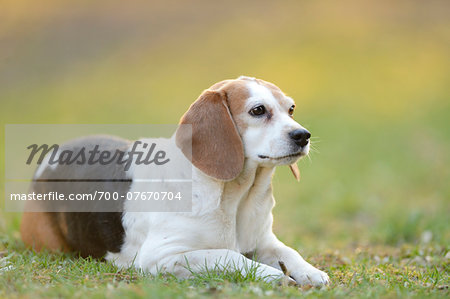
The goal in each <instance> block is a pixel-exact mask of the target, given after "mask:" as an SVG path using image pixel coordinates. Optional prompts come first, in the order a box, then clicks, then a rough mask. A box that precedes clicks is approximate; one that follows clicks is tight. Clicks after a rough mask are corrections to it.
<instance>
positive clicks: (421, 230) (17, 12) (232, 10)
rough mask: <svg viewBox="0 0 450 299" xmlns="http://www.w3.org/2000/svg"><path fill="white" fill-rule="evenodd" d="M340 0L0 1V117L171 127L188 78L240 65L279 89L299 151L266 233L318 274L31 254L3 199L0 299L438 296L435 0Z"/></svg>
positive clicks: (449, 139)
mask: <svg viewBox="0 0 450 299" xmlns="http://www.w3.org/2000/svg"><path fill="white" fill-rule="evenodd" d="M344 2H345V3H343V2H341V1H339V2H331V1H330V2H327V3H323V2H322V1H287V2H285V3H283V4H282V5H281V4H278V3H277V4H270V3H262V2H258V4H257V5H255V4H254V3H252V1H246V2H242V3H240V4H239V5H229V4H228V3H225V2H224V4H221V5H222V6H220V7H217V6H216V5H211V4H209V3H211V2H209V1H203V0H201V1H199V4H198V5H192V4H191V3H187V2H186V3H184V4H183V2H179V4H177V5H176V6H175V5H173V6H166V5H159V4H156V3H153V2H152V3H150V2H149V3H150V4H149V6H146V4H143V3H142V4H136V6H133V7H131V6H128V4H110V5H111V6H110V7H109V6H108V9H105V7H106V6H105V5H104V4H102V5H100V4H95V3H92V4H89V3H87V2H86V3H84V4H83V5H79V4H76V5H75V6H74V3H71V2H70V1H69V2H60V1H54V0H47V1H45V4H42V3H41V2H36V3H35V2H32V1H29V3H25V1H15V2H13V1H11V3H9V4H8V5H6V6H4V7H2V9H0V18H1V19H2V21H3V22H2V23H1V24H0V51H1V52H0V53H2V55H1V57H0V58H1V59H2V60H0V103H1V109H0V123H1V124H2V125H3V124H8V123H119V124H120V123H123V124H127V123H130V124H132V123H177V122H178V119H179V117H180V116H181V115H182V114H183V113H184V112H185V111H186V109H187V107H188V106H189V104H190V103H192V102H193V101H194V100H195V98H196V97H197V96H198V95H199V94H200V92H201V91H202V90H203V89H205V88H207V87H208V86H210V85H212V84H213V83H215V82H216V81H219V80H222V79H226V78H235V77H237V76H239V75H242V74H245V75H250V76H256V77H260V78H263V79H265V80H268V81H272V82H274V83H275V84H277V85H278V86H280V87H281V88H282V89H283V90H284V91H285V92H286V93H288V94H289V95H290V96H292V97H293V98H294V99H295V100H296V104H297V111H296V114H295V118H296V120H298V121H299V122H300V123H301V124H302V125H304V126H305V127H306V128H308V129H309V130H310V131H311V132H312V135H313V136H314V139H313V146H314V150H313V151H312V152H311V154H310V159H308V158H307V159H304V160H302V161H301V162H300V163H299V167H300V171H301V176H302V179H301V181H300V183H296V182H295V180H294V179H293V178H292V177H291V175H290V173H289V169H288V168H287V167H281V168H279V169H278V170H277V172H276V175H275V177H274V181H273V186H274V192H275V198H276V201H277V206H276V208H275V210H274V218H275V223H274V230H275V232H276V234H277V235H278V236H279V238H280V239H281V240H282V241H284V242H285V243H287V244H288V245H290V246H292V247H293V248H295V249H298V250H299V251H300V253H301V254H302V255H303V256H304V257H305V258H306V259H307V260H308V261H310V262H311V263H312V264H314V265H316V266H318V267H319V268H320V269H323V270H325V271H326V272H327V273H328V274H329V275H330V277H331V280H332V284H331V286H330V287H328V288H325V289H308V288H304V289H300V290H299V289H297V288H295V287H287V286H278V285H270V284H266V283H263V282H258V281H255V279H254V277H251V276H250V277H240V276H239V275H237V274H236V273H233V272H232V271H231V272H227V273H224V274H220V273H208V274H205V275H199V276H196V277H195V278H193V279H191V280H186V281H178V280H177V279H175V278H174V277H170V276H167V275H161V276H158V277H150V276H148V275H145V274H144V273H139V272H138V271H136V270H133V269H127V270H118V269H117V268H115V267H114V266H113V265H111V264H108V263H104V262H100V261H96V260H89V259H80V258H78V257H75V256H70V255H54V254H52V255H49V254H46V253H34V252H31V251H29V250H27V249H25V248H24V246H23V244H22V242H21V241H20V236H19V234H18V231H19V223H20V214H16V213H8V212H5V211H4V210H3V207H2V205H0V297H10V298H15V297H25V298H27V297H28V298H39V297H63V298H69V297H70V298H71V297H80V298H81V297H82V298H85V297H101V298H103V297H108V298H111V297H124V296H126V297H136V298H141V297H180V298H185V297H194V298H196V297H199V296H202V297H228V298H229V297H238V296H242V297H260V296H275V297H286V296H288V297H289V296H290V297H296V296H309V297H330V298H335V297H342V298H348V297H367V298H377V297H383V298H397V297H416V298H423V297H436V298H443V297H448V296H449V290H448V285H449V284H450V283H449V273H450V271H449V263H450V254H449V250H450V248H449V244H450V226H449V216H448V215H450V184H449V183H448V182H450V168H449V167H448V166H449V165H450V130H449V128H450V103H449V98H450V85H449V84H448V78H450V59H449V57H448V53H450V47H449V44H448V36H449V34H450V26H449V25H450V23H449V20H448V16H447V13H446V12H447V11H448V4H446V3H444V2H439V3H438V2H434V1H427V2H426V3H425V2H421V1H407V2H392V1H386V2H383V1H373V2H372V3H370V4H368V3H366V2H365V1H357V0H354V1H351V0H350V1H344ZM274 3H275V2H274ZM124 5H125V6H126V7H123V6H124ZM217 5H219V4H217ZM118 28H120V30H119V29H118ZM3 58H5V59H3ZM0 140H1V141H0V142H1V143H2V144H3V140H4V133H3V131H2V132H1V133H0ZM3 153H4V147H3V146H2V147H1V148H0V154H1V156H2V157H3ZM3 170H4V161H3V160H1V161H0V178H1V179H2V181H3V179H4V171H3ZM3 191H4V190H3V186H0V192H1V194H3Z"/></svg>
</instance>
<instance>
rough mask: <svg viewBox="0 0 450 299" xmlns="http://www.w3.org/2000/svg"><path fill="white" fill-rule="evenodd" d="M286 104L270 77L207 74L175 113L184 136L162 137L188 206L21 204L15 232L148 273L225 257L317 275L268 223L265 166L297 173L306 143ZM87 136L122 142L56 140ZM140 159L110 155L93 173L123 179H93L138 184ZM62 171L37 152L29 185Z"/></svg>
mask: <svg viewBox="0 0 450 299" xmlns="http://www.w3.org/2000/svg"><path fill="white" fill-rule="evenodd" d="M294 109H295V104H294V101H293V99H292V98H290V97H288V96H286V95H285V94H284V93H283V92H282V91H281V90H280V89H279V88H278V87H277V86H275V85H274V84H272V83H269V82H266V81H263V80H260V79H256V78H252V77H245V76H241V77H239V78H237V79H231V80H224V81H221V82H219V83H216V84H214V85H213V86H211V87H210V88H209V89H207V90H205V91H204V92H203V93H202V94H201V95H200V96H199V98H198V99H197V100H196V101H195V102H194V103H193V104H192V105H191V106H190V108H189V109H188V111H187V112H186V113H185V114H184V115H183V117H182V118H181V120H180V124H181V125H183V124H188V125H191V126H192V137H191V139H189V138H187V137H186V136H185V135H184V134H181V133H180V132H177V133H175V134H174V136H173V137H172V138H169V139H167V140H166V143H167V145H168V146H169V147H170V148H172V149H173V150H176V151H180V152H182V153H183V156H185V157H188V158H189V161H188V162H189V163H192V164H191V165H192V166H193V167H192V181H193V182H192V212H176V213H165V212H160V213H145V212H136V211H132V210H130V209H129V207H130V206H127V204H128V203H125V205H124V207H123V211H122V212H110V213H107V212H104V213H100V212H99V213H95V212H90V213H89V212H87V213H57V212H56V213H47V212H25V213H24V216H23V218H22V223H21V235H22V239H23V241H24V243H25V244H26V245H28V246H31V247H33V248H34V249H35V250H37V251H38V250H42V249H44V248H46V249H47V250H51V251H67V252H78V253H79V254H81V255H82V256H93V257H99V258H104V259H106V260H107V261H111V262H113V263H115V264H116V265H117V266H119V267H129V266H134V267H136V268H140V269H142V270H144V271H146V272H149V273H151V274H157V273H159V272H160V271H165V272H169V273H172V274H174V275H175V276H177V277H180V278H189V277H191V276H192V275H193V273H197V272H202V271H205V270H218V269H219V270H223V271H225V270H226V269H228V268H227V267H230V265H231V266H232V267H233V268H234V269H235V270H236V271H240V272H242V274H243V275H246V274H247V272H248V271H249V269H251V268H252V267H254V268H255V269H256V275H257V276H258V277H259V278H261V279H263V280H265V281H276V280H282V279H285V278H286V275H288V276H289V278H288V279H289V280H290V281H291V282H293V283H294V282H295V283H296V284H299V285H313V286H323V285H327V284H329V281H330V280H329V277H328V275H327V274H326V273H324V272H323V271H321V270H318V269H316V268H315V267H313V266H312V265H311V264H309V263H308V262H306V261H305V260H304V259H303V258H302V257H301V256H300V254H299V253H298V252H297V251H296V250H294V249H292V248H290V247H288V246H286V245H285V244H283V243H282V242H281V241H279V240H278V239H277V237H276V236H275V234H274V233H273V232H272V222H273V217H272V208H273V207H274V205H275V201H274V197H273V194H272V186H271V180H272V176H273V174H274V169H275V167H276V166H279V165H290V167H291V169H292V171H293V173H294V175H295V176H297V177H298V175H299V172H298V168H297V166H296V162H297V161H298V160H299V159H300V158H301V157H303V156H305V155H307V154H308V152H309V147H310V136H311V134H310V133H309V132H308V131H307V130H306V129H305V128H304V127H302V126H301V125H300V124H299V123H297V122H296V121H295V120H294V119H293V113H294ZM143 140H144V139H143ZM144 141H145V140H144ZM93 144H101V145H102V148H103V149H106V150H111V151H112V150H114V149H118V148H121V149H126V148H129V147H130V144H131V143H130V141H127V140H124V139H119V138H113V137H105V136H103V137H91V138H84V139H80V140H77V141H75V142H74V143H72V144H70V143H69V145H66V147H72V148H75V147H79V146H80V145H83V146H88V147H89V146H92V145H93ZM189 147H190V150H189V149H188V148H189ZM189 151H190V153H188V152H189ZM186 159H187V158H186ZM146 169H147V168H145V166H143V165H135V166H133V167H132V168H130V169H129V170H127V171H125V170H124V169H123V166H120V165H119V166H118V165H113V166H110V168H109V169H107V170H106V171H102V173H105V172H107V173H108V175H113V176H114V179H116V180H118V181H122V182H123V184H119V185H120V187H117V186H115V184H108V185H107V184H103V185H97V186H96V188H97V187H98V188H102V189H103V190H108V191H115V192H119V193H120V194H124V193H126V192H135V191H142V190H146V189H148V188H150V187H149V186H148V185H146V184H145V183H142V182H141V183H140V184H137V179H136V178H137V177H139V178H145V177H146V175H147V174H146V171H147V170H146ZM68 171H69V172H70V171H71V170H67V169H65V170H63V169H62V168H61V166H58V165H56V166H55V165H49V164H48V163H46V162H45V161H44V162H43V163H42V164H41V165H40V166H39V168H38V170H37V171H36V174H35V179H37V180H39V179H41V180H43V181H44V184H40V185H39V186H40V187H37V186H34V187H33V186H32V190H34V191H36V192H41V193H42V192H45V191H48V190H46V188H47V187H45V179H46V178H49V177H60V176H61V175H63V172H68ZM77 171H78V172H77V173H78V174H80V173H81V177H88V176H89V175H91V174H92V173H94V174H95V171H94V172H92V169H91V171H89V172H88V171H84V172H83V170H77ZM80 171H81V172H80ZM95 175H98V171H97V173H96V174H95ZM108 178H110V176H109V177H108ZM97 184H102V183H97ZM146 186H147V187H146ZM61 188H66V189H67V188H70V186H69V187H67V186H66V187H61ZM62 191H64V190H62ZM65 191H67V190H65ZM74 191H78V192H79V191H80V190H74Z"/></svg>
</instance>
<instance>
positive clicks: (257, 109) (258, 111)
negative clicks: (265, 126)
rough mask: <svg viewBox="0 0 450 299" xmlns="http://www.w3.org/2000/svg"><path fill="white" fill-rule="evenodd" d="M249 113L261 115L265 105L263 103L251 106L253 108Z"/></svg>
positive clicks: (264, 111) (264, 110)
mask: <svg viewBox="0 0 450 299" xmlns="http://www.w3.org/2000/svg"><path fill="white" fill-rule="evenodd" d="M249 113H250V114H251V115H253V116H261V115H263V114H264V113H266V107H264V106H263V105H260V106H256V107H253V108H252V109H251V110H250V111H249Z"/></svg>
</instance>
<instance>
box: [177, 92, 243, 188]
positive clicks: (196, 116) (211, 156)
mask: <svg viewBox="0 0 450 299" xmlns="http://www.w3.org/2000/svg"><path fill="white" fill-rule="evenodd" d="M183 124H191V125H192V139H191V136H190V134H185V133H183V130H180V129H179V130H177V134H176V144H177V146H178V147H179V148H180V149H181V150H182V152H183V153H184V155H185V156H186V157H188V158H189V157H191V158H192V160H191V161H192V164H194V166H195V167H197V168H198V169H200V170H201V171H202V172H204V173H205V174H207V175H208V176H211V177H213V178H216V179H219V180H224V181H228V180H232V179H234V178H236V177H237V176H238V175H239V173H241V171H242V169H243V167H244V148H243V145H242V140H241V137H240V136H239V133H238V131H237V129H236V126H235V124H234V121H233V119H232V117H231V113H230V110H229V108H228V104H227V95H226V93H225V92H224V91H213V90H206V91H204V92H203V93H202V94H201V95H200V97H199V98H198V99H197V100H196V101H195V102H194V103H193V104H192V105H191V107H190V108H189V110H188V111H187V112H186V113H185V114H184V115H183V117H182V118H181V120H180V125H183ZM191 142H192V152H191V151H190V150H191ZM191 154H192V156H191Z"/></svg>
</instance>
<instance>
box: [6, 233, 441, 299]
mask: <svg viewBox="0 0 450 299" xmlns="http://www.w3.org/2000/svg"><path fill="white" fill-rule="evenodd" d="M2 243H3V246H6V248H3V249H2V252H1V254H2V256H3V257H2V259H1V264H0V273H1V279H0V296H2V297H3V296H4V297H11V298H14V297H30V298H44V297H49V296H50V297H70V298H85V297H86V296H88V297H92V298H97V297H98V298H104V297H106V298H121V297H123V296H127V297H132V298H140V297H146V296H152V297H176V298H178V297H179V298H185V297H187V298H197V297H209V296H210V295H214V297H221V298H229V297H235V296H242V297H248V298H253V297H260V296H271V297H285V296H292V297H294V296H299V295H313V296H317V297H323V298H335V297H345V298H349V297H359V298H378V297H389V296H393V297H399V296H405V297H406V296H408V297H415V298H423V297H424V296H425V295H426V296H429V297H436V298H438V297H439V298H442V297H443V296H445V295H448V282H449V281H448V279H449V277H448V270H449V269H448V268H449V263H448V256H447V257H445V256H444V255H445V254H446V250H445V249H444V248H443V247H440V246H436V245H430V244H420V245H416V246H410V245H404V246H401V247H400V248H392V247H366V248H362V247H358V248H356V249H354V250H345V251H342V252H339V251H332V250H326V251H325V252H322V253H321V254H320V257H316V258H312V259H311V261H312V263H313V264H315V265H317V266H319V267H320V268H321V269H324V270H326V271H327V272H328V273H330V278H331V279H332V282H333V283H332V285H331V286H329V287H327V288H322V289H314V288H308V287H303V288H298V287H295V286H284V285H279V284H275V283H273V284H269V283H265V282H262V281H258V279H256V278H255V276H254V275H252V271H249V274H248V275H247V276H246V277H243V276H242V275H241V274H239V273H238V272H234V271H232V269H230V270H229V271H226V272H225V273H224V272H214V271H210V272H208V273H204V274H198V275H195V276H194V278H192V279H189V280H184V281H182V280H178V279H177V278H175V277H173V276H171V275H166V274H160V275H159V276H157V277H152V276H150V275H147V274H145V273H142V272H140V271H137V270H135V269H133V268H130V269H117V268H116V267H115V266H113V265H111V264H110V263H106V262H101V261H98V260H92V259H82V258H76V257H74V256H71V255H67V254H48V253H45V252H41V253H35V252H32V251H29V250H25V249H24V248H23V247H22V246H21V245H20V244H18V243H17V242H16V241H15V240H6V239H4V240H2ZM5 249H6V250H5ZM3 250H5V251H3ZM318 256H319V255H318Z"/></svg>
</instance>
